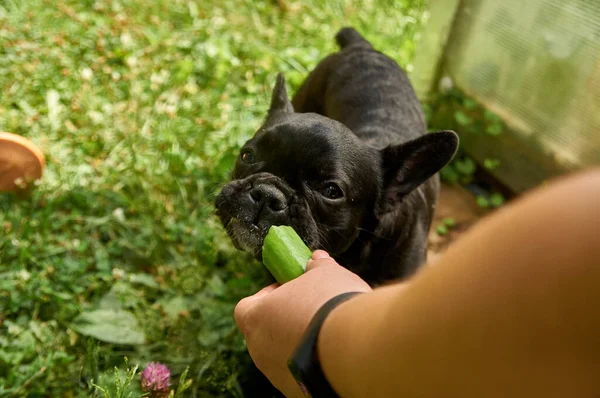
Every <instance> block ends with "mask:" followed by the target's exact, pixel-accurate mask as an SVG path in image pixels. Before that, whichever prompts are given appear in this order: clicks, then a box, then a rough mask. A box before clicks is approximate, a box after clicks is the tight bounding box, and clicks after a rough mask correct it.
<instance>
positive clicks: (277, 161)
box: [216, 75, 453, 259]
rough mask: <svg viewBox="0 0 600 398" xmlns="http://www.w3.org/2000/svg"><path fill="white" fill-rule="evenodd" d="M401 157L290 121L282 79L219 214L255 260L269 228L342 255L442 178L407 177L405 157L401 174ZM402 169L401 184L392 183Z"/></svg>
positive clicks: (333, 127)
mask: <svg viewBox="0 0 600 398" xmlns="http://www.w3.org/2000/svg"><path fill="white" fill-rule="evenodd" d="M452 134H453V133H452ZM415 141H417V140H415ZM430 141H431V140H425V142H423V144H422V145H416V148H417V149H424V148H427V147H428V146H430V144H431V142H430ZM400 152H401V151H399V148H387V149H386V150H383V151H379V150H377V149H375V148H372V147H370V146H368V145H366V144H365V143H363V142H362V141H360V140H359V139H358V138H357V137H356V135H354V134H353V133H352V132H351V131H350V130H349V129H348V128H346V127H345V126H344V125H342V124H341V123H339V122H336V121H334V120H331V119H328V118H326V117H324V116H321V115H317V114H311V113H302V114H301V113H294V111H293V107H292V105H291V104H290V102H289V99H288V97H287V92H286V90H285V81H284V79H283V77H282V76H281V75H280V76H279V77H278V81H277V84H276V86H275V89H274V91H273V98H272V102H271V108H270V110H269V114H268V116H267V118H266V121H265V123H264V124H263V126H262V127H261V128H260V129H259V130H258V132H257V133H256V134H255V135H254V137H253V138H252V139H250V140H249V141H248V142H246V144H245V145H244V147H243V148H242V149H241V151H240V156H239V157H238V159H237V161H236V164H235V167H234V170H233V175H232V181H231V182H229V183H228V184H227V185H225V186H224V188H223V189H222V191H221V193H220V194H219V196H218V197H217V200H216V207H217V213H218V215H219V217H220V218H221V221H222V223H223V225H224V226H225V228H226V230H227V232H228V234H229V236H230V237H231V239H232V240H233V242H234V244H235V246H236V247H237V248H238V249H241V250H244V251H249V252H251V253H253V254H254V255H255V256H256V257H257V258H258V259H260V257H261V247H262V244H263V240H264V238H265V236H266V234H267V232H268V230H269V228H270V227H271V226H272V225H290V226H292V227H293V228H294V229H295V230H296V231H297V232H298V234H299V235H300V236H301V238H302V239H303V240H304V241H305V242H306V244H307V245H308V246H309V247H310V248H311V249H312V250H315V249H324V250H327V251H328V252H329V253H330V254H332V255H336V254H340V253H343V252H344V251H345V250H346V249H347V248H348V247H349V246H350V245H351V244H352V242H353V241H354V240H355V239H356V237H357V235H358V233H359V231H360V228H361V225H363V223H364V221H365V220H367V219H372V218H374V217H377V216H378V214H381V213H382V212H385V211H390V210H391V207H390V206H391V205H393V202H395V201H397V200H398V199H399V198H400V199H401V195H403V194H405V193H406V192H407V190H408V191H410V190H412V189H413V188H414V187H416V186H418V185H419V184H420V183H422V182H423V181H425V179H427V178H429V177H430V176H431V175H433V174H434V173H435V172H437V171H438V170H439V168H436V167H434V168H431V167H429V168H426V169H427V170H412V171H411V172H410V173H408V172H407V170H410V169H414V168H415V166H418V165H417V164H415V161H416V160H417V159H411V158H410V156H407V157H406V159H404V160H405V162H404V168H402V166H401V165H400V166H399V165H398V161H397V159H396V158H395V157H396V155H398V156H402V155H403V153H402V154H401V153H400ZM416 152H418V150H417V151H416ZM423 152H426V153H423ZM434 152H435V151H434ZM423 154H424V155H425V158H426V157H428V156H429V155H431V151H423V150H422V151H421V153H420V155H423ZM422 157H423V156H421V158H422ZM429 157H432V156H429ZM444 164H445V163H444ZM401 169H402V170H404V176H403V178H404V179H403V180H402V181H399V183H396V180H397V179H396V178H395V177H396V176H397V175H398V174H399V173H402V172H401V171H400V170H401ZM432 169H435V171H431V170H432ZM409 174H410V175H409ZM413 175H414V176H415V177H416V178H413V177H411V176H413ZM386 180H388V181H386ZM392 207H393V206H392Z"/></svg>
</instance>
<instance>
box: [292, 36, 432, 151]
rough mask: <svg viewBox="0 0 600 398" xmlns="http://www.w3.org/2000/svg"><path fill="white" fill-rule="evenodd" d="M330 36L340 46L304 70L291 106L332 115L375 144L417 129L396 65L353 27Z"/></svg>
mask: <svg viewBox="0 0 600 398" xmlns="http://www.w3.org/2000/svg"><path fill="white" fill-rule="evenodd" d="M336 41H337V42H338V44H339V46H340V48H341V51H340V52H338V53H335V54H332V55H330V56H329V57H327V58H326V59H324V60H323V61H322V62H321V63H320V64H319V65H318V66H317V68H316V69H315V70H314V71H313V72H312V73H311V74H310V75H309V77H308V78H307V80H306V82H305V84H304V85H303V86H302V87H301V88H300V89H299V90H298V93H297V94H296V96H295V97H294V99H293V101H292V104H293V105H294V109H295V110H296V112H316V113H319V114H322V115H325V116H327V117H329V118H331V119H334V120H337V121H339V122H341V123H343V124H345V125H346V126H347V127H348V128H350V130H352V131H353V132H354V133H355V134H356V135H358V136H359V138H361V139H362V140H363V141H365V142H367V143H369V144H370V145H372V146H374V147H376V148H378V149H381V148H384V147H386V146H388V145H395V144H400V143H403V142H406V141H408V140H411V139H414V138H417V137H419V136H421V135H423V134H424V133H425V132H426V124H425V119H424V117H423V111H422V108H421V105H420V103H419V100H418V99H417V96H416V94H415V92H414V90H413V87H412V85H411V84H410V81H409V79H408V77H407V76H406V73H405V72H404V71H403V70H402V68H400V67H399V66H398V64H397V63H396V62H395V61H394V60H392V59H391V58H389V57H387V56H386V55H384V54H382V53H380V52H378V51H375V50H374V49H373V47H372V46H371V44H370V43H369V42H368V41H367V40H365V39H364V38H363V37H362V36H361V35H360V34H359V33H358V32H357V31H356V30H355V29H353V28H344V29H342V30H340V31H339V32H338V34H337V35H336Z"/></svg>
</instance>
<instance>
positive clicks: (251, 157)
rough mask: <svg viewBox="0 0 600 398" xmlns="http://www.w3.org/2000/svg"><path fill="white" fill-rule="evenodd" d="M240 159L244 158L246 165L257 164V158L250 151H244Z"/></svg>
mask: <svg viewBox="0 0 600 398" xmlns="http://www.w3.org/2000/svg"><path fill="white" fill-rule="evenodd" d="M240 157H241V158H242V161H244V163H254V162H256V156H254V152H252V151H251V150H250V149H244V150H242V153H240Z"/></svg>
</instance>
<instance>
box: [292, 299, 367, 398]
mask: <svg viewBox="0 0 600 398" xmlns="http://www.w3.org/2000/svg"><path fill="white" fill-rule="evenodd" d="M357 294H360V292H348V293H342V294H340V295H338V296H335V297H333V298H332V299H330V300H329V301H327V302H326V303H325V304H323V306H322V307H321V308H320V309H319V311H317V313H316V314H315V315H314V316H313V318H312V320H311V321H310V324H309V325H308V327H307V328H306V331H305V332H304V335H303V336H302V339H301V340H300V343H299V344H298V346H297V347H296V350H295V351H294V353H293V355H292V357H291V358H290V360H289V361H288V368H289V369H290V371H291V372H292V375H293V376H294V378H295V379H296V381H297V382H298V385H299V386H300V389H301V390H302V392H303V393H304V395H305V396H306V397H312V398H336V397H339V396H338V395H337V393H336V392H335V390H334V389H333V387H331V385H330V384H329V382H328V381H327V379H326V378H325V374H323V369H322V368H321V363H320V361H319V357H318V354H317V339H318V337H319V331H320V330H321V325H323V322H324V321H325V318H327V315H329V313H330V312H331V311H332V310H333V309H334V308H335V307H337V306H338V305H340V304H341V303H343V302H344V301H346V300H348V299H350V298H351V297H354V296H355V295H357Z"/></svg>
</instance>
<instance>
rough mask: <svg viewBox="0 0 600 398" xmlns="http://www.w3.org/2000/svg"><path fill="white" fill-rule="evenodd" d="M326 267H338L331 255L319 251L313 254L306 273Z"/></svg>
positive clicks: (307, 264)
mask: <svg viewBox="0 0 600 398" xmlns="http://www.w3.org/2000/svg"><path fill="white" fill-rule="evenodd" d="M324 265H338V264H337V263H336V262H335V260H334V259H333V258H331V257H330V256H329V254H328V253H327V252H325V251H323V250H317V251H315V252H314V253H313V256H312V258H311V259H310V260H308V262H307V263H306V271H310V270H312V269H315V268H317V267H322V266H324Z"/></svg>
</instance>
